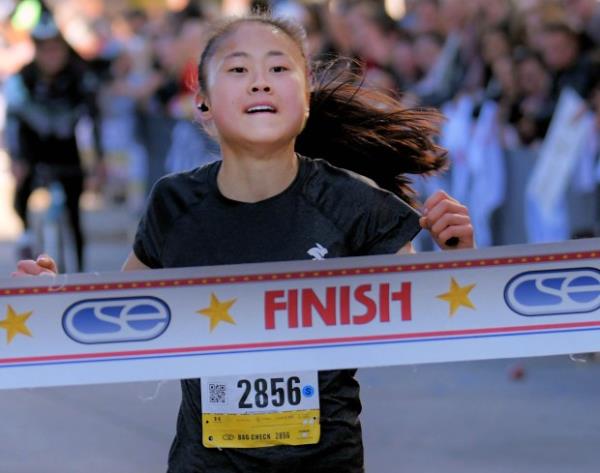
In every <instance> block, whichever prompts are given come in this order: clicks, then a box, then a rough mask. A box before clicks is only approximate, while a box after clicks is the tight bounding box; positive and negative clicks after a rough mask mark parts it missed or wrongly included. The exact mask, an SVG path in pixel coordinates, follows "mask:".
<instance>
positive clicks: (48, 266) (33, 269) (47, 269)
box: [10, 255, 58, 278]
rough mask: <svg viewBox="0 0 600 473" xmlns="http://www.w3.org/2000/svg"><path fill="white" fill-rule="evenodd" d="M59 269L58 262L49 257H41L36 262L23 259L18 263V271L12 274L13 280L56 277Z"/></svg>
mask: <svg viewBox="0 0 600 473" xmlns="http://www.w3.org/2000/svg"><path fill="white" fill-rule="evenodd" d="M57 274H58V268H57V266H56V262H55V261H54V260H53V259H52V258H50V257H49V256H48V255H40V256H38V257H37V259H36V260H35V261H34V260H32V259H23V260H21V261H19V262H18V263H17V270H16V271H15V272H13V273H11V275H10V276H11V277H13V278H21V277H25V276H56V275H57Z"/></svg>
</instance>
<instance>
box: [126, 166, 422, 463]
mask: <svg viewBox="0 0 600 473" xmlns="http://www.w3.org/2000/svg"><path fill="white" fill-rule="evenodd" d="M219 167H220V162H215V163H212V164H209V165H207V166H204V167H201V168H198V169H195V170H193V171H190V172H185V173H179V174H172V175H169V176H166V177H164V178H162V179H161V180H160V181H158V182H157V183H156V185H155V187H154V189H153V191H152V194H151V196H150V200H149V204H148V208H147V211H146V213H145V215H144V216H143V218H142V220H141V222H140V225H139V228H138V231H137V234H136V238H135V242H134V246H133V248H134V252H135V254H136V256H137V257H138V258H139V260H140V261H141V262H142V263H144V264H146V265H147V266H149V267H151V268H172V267H185V266H207V265H221V264H236V263H256V262H266V261H289V260H302V259H314V258H319V259H320V258H323V257H324V258H335V257H343V256H358V255H372V254H389V253H395V252H397V251H398V250H399V249H400V248H401V247H403V246H404V245H405V244H406V243H407V242H409V241H410V240H411V239H412V238H413V237H414V236H415V235H416V233H417V232H418V229H419V224H418V216H417V214H416V213H415V212H414V211H413V210H411V209H410V207H408V206H407V204H405V203H404V202H403V201H402V200H400V199H398V198H397V197H396V196H395V195H393V194H391V193H390V192H387V191H384V190H381V189H379V188H378V187H376V186H375V185H374V184H372V183H370V182H369V181H368V180H367V179H365V178H363V177H361V176H358V175H356V174H353V173H351V172H349V171H346V170H343V169H339V168H336V167H333V166H331V165H330V164H328V163H327V162H325V161H322V160H312V159H309V158H305V157H299V170H298V175H297V176H296V178H295V180H294V181H293V182H292V184H291V185H290V186H289V187H288V188H287V189H286V190H284V191H283V192H282V193H280V194H278V195H276V196H274V197H271V198H269V199H266V200H263V201H260V202H256V203H244V202H237V201H233V200H230V199H228V198H226V197H224V196H223V195H222V194H221V193H220V192H219V189H218V187H217V173H218V171H219ZM354 374H355V370H342V371H322V372H320V373H319V391H320V403H321V440H320V441H319V443H318V444H316V445H307V446H300V447H298V446H289V447H288V446H277V447H270V448H260V449H221V450H219V449H207V448H205V447H203V445H202V423H201V400H200V384H199V381H198V380H197V379H196V380H184V381H182V402H181V408H180V411H179V418H178V422H177V435H176V437H175V440H174V442H173V445H172V447H171V452H170V455H169V472H172V473H184V472H185V473H192V472H193V473H198V472H205V471H206V472H208V471H211V472H212V471H215V472H230V471H231V472H237V471H240V472H242V471H244V472H250V471H268V472H278V471H282V472H285V473H292V472H294V471H302V472H303V473H305V472H306V471H310V472H330V471H331V472H333V471H344V472H348V473H352V472H360V471H362V464H363V452H362V440H361V431H360V423H359V421H358V415H359V413H360V410H361V405H360V400H359V387H358V383H357V382H356V380H355V379H354Z"/></svg>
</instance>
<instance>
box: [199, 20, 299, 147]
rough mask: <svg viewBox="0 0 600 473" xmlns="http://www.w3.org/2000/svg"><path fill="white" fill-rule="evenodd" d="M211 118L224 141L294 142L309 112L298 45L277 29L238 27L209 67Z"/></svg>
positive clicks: (253, 25)
mask: <svg viewBox="0 0 600 473" xmlns="http://www.w3.org/2000/svg"><path fill="white" fill-rule="evenodd" d="M206 77H207V86H206V89H207V91H208V97H207V99H208V100H206V102H207V104H208V106H209V107H210V111H209V112H208V113H210V118H212V120H213V122H214V126H215V128H216V130H217V133H218V135H219V139H220V140H221V141H222V142H227V143H229V144H230V145H238V146H252V145H257V144H258V145H261V144H262V145H273V144H275V145H277V146H285V145H286V144H289V143H290V142H292V141H293V140H294V139H295V137H296V136H297V135H298V134H299V133H300V131H301V130H302V128H303V126H304V122H305V120H306V116H307V113H308V87H307V74H306V62H305V60H304V57H303V56H302V52H301V50H300V48H299V47H298V46H297V45H296V43H295V42H294V41H293V40H292V39H291V38H290V37H289V36H288V35H287V34H285V33H284V32H282V31H281V30H279V29H278V28H276V27H273V26H270V25H265V24H262V23H258V22H247V23H243V24H241V25H240V26H238V27H237V28H236V29H235V30H234V31H233V32H232V33H231V34H229V35H228V36H227V37H225V38H224V39H223V40H222V42H221V44H220V45H219V46H218V48H217V50H216V52H215V54H214V55H213V57H212V58H211V60H210V61H209V63H208V67H207V73H206Z"/></svg>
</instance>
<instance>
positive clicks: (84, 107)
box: [5, 14, 103, 270]
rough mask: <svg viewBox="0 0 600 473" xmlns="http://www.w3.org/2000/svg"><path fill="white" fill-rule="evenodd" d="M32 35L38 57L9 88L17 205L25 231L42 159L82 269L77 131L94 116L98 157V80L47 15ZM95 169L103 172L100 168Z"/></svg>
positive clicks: (9, 142)
mask: <svg viewBox="0 0 600 473" xmlns="http://www.w3.org/2000/svg"><path fill="white" fill-rule="evenodd" d="M31 35H32V37H33V40H34V43H35V56H34V59H33V61H32V62H31V63H30V64H27V65H26V66H24V67H23V68H22V69H21V70H20V71H19V72H18V73H17V74H15V75H14V76H12V77H10V79H9V80H8V81H7V84H6V89H5V91H6V101H7V120H6V132H7V146H8V150H9V153H10V156H11V158H12V170H13V174H14V176H15V180H16V183H17V190H16V196H15V208H16V210H17V213H18V215H19V217H20V218H21V219H22V221H23V224H24V227H25V229H26V230H27V229H28V228H29V222H28V218H27V201H28V198H29V196H30V194H31V192H32V191H33V190H34V188H35V186H36V184H37V183H36V166H37V165H38V164H41V163H43V164H46V165H49V166H52V168H54V169H55V176H54V177H55V178H56V179H58V180H59V181H60V182H61V184H62V186H63V188H64V191H65V194H66V206H67V210H68V214H69V218H70V222H71V226H72V229H73V232H74V236H75V243H76V248H77V260H78V267H79V269H80V270H81V269H82V268H83V247H84V236H83V233H82V229H81V222H80V214H79V197H80V196H81V193H82V192H83V181H84V179H83V178H84V174H83V169H82V165H81V157H80V154H79V149H78V146H77V140H76V136H75V129H76V125H77V123H78V122H79V120H80V119H81V118H82V117H83V116H84V115H88V116H90V117H91V118H92V119H93V123H94V125H95V126H94V138H95V140H94V142H95V145H96V156H97V158H98V159H99V160H100V158H102V154H103V153H102V147H101V143H100V136H99V121H98V118H99V117H98V109H97V104H96V101H95V93H96V91H97V86H98V84H97V81H96V78H95V76H94V75H93V74H90V73H89V71H87V70H86V65H85V63H84V62H83V61H82V60H81V59H80V58H79V57H78V56H77V55H76V54H75V53H74V51H73V50H72V49H71V48H70V47H69V46H68V45H67V43H66V42H65V40H64V39H63V37H62V36H61V34H60V32H59V30H58V28H57V27H56V25H55V23H54V21H53V19H52V18H51V16H50V15H49V14H44V15H43V16H42V17H41V19H40V21H39V23H38V24H37V26H36V27H35V28H34V29H33V31H32V32H31ZM98 163H100V161H98ZM96 170H97V172H99V173H100V174H101V167H97V168H96ZM25 243H28V242H27V241H25ZM23 256H26V255H23Z"/></svg>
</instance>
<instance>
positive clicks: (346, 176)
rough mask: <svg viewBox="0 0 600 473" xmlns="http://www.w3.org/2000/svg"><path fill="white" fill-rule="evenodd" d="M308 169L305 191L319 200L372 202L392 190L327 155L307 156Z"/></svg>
mask: <svg viewBox="0 0 600 473" xmlns="http://www.w3.org/2000/svg"><path fill="white" fill-rule="evenodd" d="M303 159H305V160H306V162H307V167H308V172H307V173H306V174H307V178H306V181H305V188H304V189H305V194H306V195H307V197H308V198H309V199H310V200H313V201H315V202H317V201H320V202H323V201H330V200H332V201H334V202H336V203H337V205H339V204H341V203H352V207H356V206H358V205H360V204H364V205H367V206H370V205H372V204H373V203H374V201H375V202H377V201H378V200H380V199H383V198H384V197H386V196H387V195H389V194H391V193H390V192H388V191H386V190H384V189H381V188H380V187H379V186H378V185H377V184H376V183H375V182H374V181H373V180H371V179H369V178H368V177H365V176H363V175H361V174H358V173H355V172H353V171H350V170H348V169H343V168H340V167H337V166H334V165H333V164H330V163H329V162H327V161H325V160H323V159H312V158H303Z"/></svg>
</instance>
